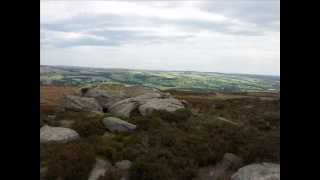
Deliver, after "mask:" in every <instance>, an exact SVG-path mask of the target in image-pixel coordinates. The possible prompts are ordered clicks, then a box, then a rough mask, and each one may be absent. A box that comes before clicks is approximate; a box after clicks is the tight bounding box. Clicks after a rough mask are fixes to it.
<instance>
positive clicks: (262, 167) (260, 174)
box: [231, 163, 280, 180]
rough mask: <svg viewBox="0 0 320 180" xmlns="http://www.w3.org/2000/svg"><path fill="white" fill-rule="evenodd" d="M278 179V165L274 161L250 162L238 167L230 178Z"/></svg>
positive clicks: (232, 179)
mask: <svg viewBox="0 0 320 180" xmlns="http://www.w3.org/2000/svg"><path fill="white" fill-rule="evenodd" d="M250 179H252V180H253V179H254V180H280V165H279V164H274V163H260V164H250V165H247V166H244V167H242V168H240V169H239V170H238V171H237V172H236V173H235V174H233V175H232V176H231V180H250Z"/></svg>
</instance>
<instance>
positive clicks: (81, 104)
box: [62, 95, 102, 112]
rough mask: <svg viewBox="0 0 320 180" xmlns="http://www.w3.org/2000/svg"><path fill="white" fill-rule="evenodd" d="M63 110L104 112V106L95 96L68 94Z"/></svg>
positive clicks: (64, 100)
mask: <svg viewBox="0 0 320 180" xmlns="http://www.w3.org/2000/svg"><path fill="white" fill-rule="evenodd" d="M62 108H63V110H71V111H89V112H90V111H92V112H102V107H101V106H100V104H99V103H98V102H97V101H96V100H95V99H94V98H88V97H80V96H75V95H67V96H65V97H64V99H63V103H62Z"/></svg>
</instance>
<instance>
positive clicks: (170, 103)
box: [139, 98, 185, 116]
mask: <svg viewBox="0 0 320 180" xmlns="http://www.w3.org/2000/svg"><path fill="white" fill-rule="evenodd" d="M182 108H185V107H184V105H183V104H182V103H181V101H180V100H178V99H174V98H164V99H158V98H157V99H156V98H154V99H150V100H148V101H147V102H146V103H144V104H142V105H141V106H140V107H139V112H140V113H141V114H142V115H143V116H147V115H149V114H151V113H152V112H153V111H155V110H164V111H168V112H174V111H176V110H178V109H182Z"/></svg>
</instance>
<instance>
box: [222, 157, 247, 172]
mask: <svg viewBox="0 0 320 180" xmlns="http://www.w3.org/2000/svg"><path fill="white" fill-rule="evenodd" d="M221 165H222V167H224V168H225V169H230V168H232V169H238V168H239V167H240V166H241V165H242V159H241V158H240V157H238V156H236V155H235V154H232V153H225V154H224V156H223V159H222V161H221Z"/></svg>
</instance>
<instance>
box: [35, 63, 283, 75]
mask: <svg viewBox="0 0 320 180" xmlns="http://www.w3.org/2000/svg"><path fill="white" fill-rule="evenodd" d="M40 66H53V67H78V68H92V69H119V70H140V71H160V72H196V73H216V74H229V75H249V76H250V75H254V76H274V77H279V78H280V74H279V75H275V74H253V73H235V72H215V71H196V70H159V69H140V68H115V67H93V66H81V65H49V64H40Z"/></svg>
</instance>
